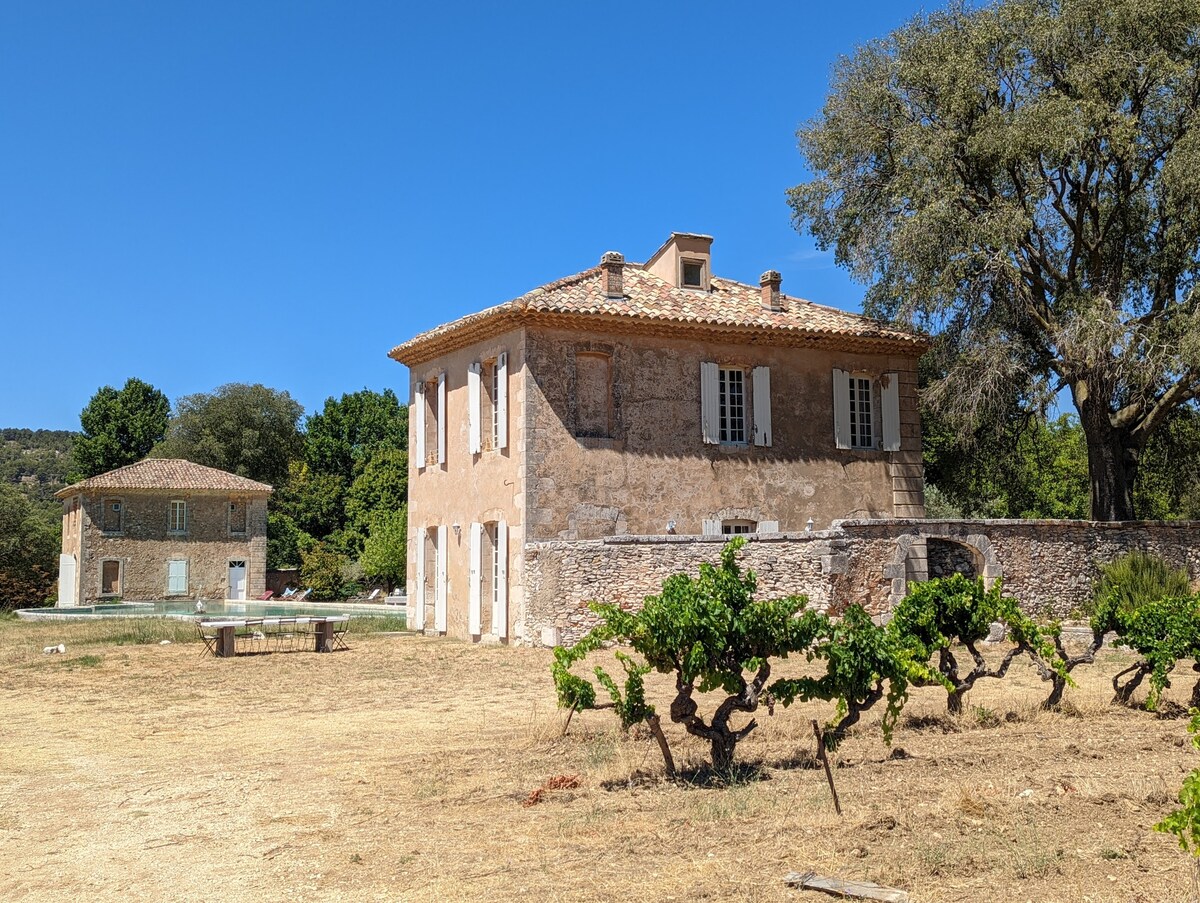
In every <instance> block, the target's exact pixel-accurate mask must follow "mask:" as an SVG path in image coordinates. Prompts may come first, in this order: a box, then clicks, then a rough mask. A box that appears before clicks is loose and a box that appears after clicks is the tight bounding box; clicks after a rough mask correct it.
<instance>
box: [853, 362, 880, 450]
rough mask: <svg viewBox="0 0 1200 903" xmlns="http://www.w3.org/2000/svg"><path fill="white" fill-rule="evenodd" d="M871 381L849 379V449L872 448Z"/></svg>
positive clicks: (858, 378)
mask: <svg viewBox="0 0 1200 903" xmlns="http://www.w3.org/2000/svg"><path fill="white" fill-rule="evenodd" d="M871 422H872V421H871V381H870V380H869V379H863V378H861V377H858V376H852V377H850V447H851V448H874V447H875V432H874V430H873V428H872V426H871Z"/></svg>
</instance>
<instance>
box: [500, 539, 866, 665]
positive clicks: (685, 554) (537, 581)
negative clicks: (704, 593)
mask: <svg viewBox="0 0 1200 903" xmlns="http://www.w3.org/2000/svg"><path fill="white" fill-rule="evenodd" d="M747 538H748V539H750V540H751V541H750V542H749V543H747V544H746V546H745V548H744V549H743V550H742V564H743V566H744V567H748V568H750V569H751V570H753V571H754V572H755V574H757V575H758V591H759V594H760V596H761V597H762V598H775V597H779V596H786V595H789V594H793V593H795V594H803V595H807V596H808V597H809V599H810V601H811V602H812V603H813V604H814V605H816V606H818V607H820V608H825V607H827V606H828V605H829V602H830V589H831V581H830V576H829V575H830V573H831V572H832V571H835V570H838V569H839V568H840V569H844V568H845V564H846V560H845V556H844V554H842V543H843V540H842V537H840V536H839V535H837V534H834V533H832V532H826V533H802V534H765V535H760V534H751V535H750V536H748V537H747ZM727 539H729V537H721V536H704V537H701V536H610V537H605V538H604V539H595V540H562V541H552V542H535V543H528V544H526V546H525V579H526V584H525V586H526V603H525V606H526V607H525V632H524V636H525V637H527V638H528V639H529V640H530V641H531V642H534V643H537V642H543V643H547V644H554V643H557V642H562V643H573V642H575V640H577V639H579V637H580V636H582V635H583V634H584V633H585V632H586V631H587V630H588V628H590V627H592V626H593V625H594V624H595V623H596V618H595V616H594V615H593V614H592V613H591V612H590V611H588V603H590V602H593V601H597V602H615V603H616V604H618V605H620V606H621V607H623V608H637V607H640V606H641V604H642V601H643V600H644V599H645V598H646V596H649V595H653V594H655V593H657V592H659V591H660V590H661V589H662V583H663V581H664V580H665V579H666V578H667V577H670V576H671V575H672V574H680V573H684V574H691V575H695V574H696V573H697V572H698V571H699V569H700V565H701V563H703V562H706V561H707V562H710V563H712V562H716V561H717V560H718V558H719V557H720V554H721V548H722V547H723V545H724V541H725V540H727Z"/></svg>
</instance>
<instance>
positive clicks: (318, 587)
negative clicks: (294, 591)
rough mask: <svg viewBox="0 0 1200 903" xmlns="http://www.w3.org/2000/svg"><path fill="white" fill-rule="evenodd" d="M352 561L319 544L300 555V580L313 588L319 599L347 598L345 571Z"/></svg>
mask: <svg viewBox="0 0 1200 903" xmlns="http://www.w3.org/2000/svg"><path fill="white" fill-rule="evenodd" d="M349 563H350V560H349V559H348V558H347V557H346V556H345V555H343V554H342V553H341V552H338V551H337V550H335V549H331V548H330V547H329V546H327V545H326V544H325V543H322V542H318V543H316V544H315V545H314V546H313V547H312V548H311V549H309V550H308V551H306V552H305V551H302V552H301V553H300V579H301V580H303V581H304V585H305V586H310V587H312V591H313V596H314V597H315V598H317V599H324V600H329V599H344V598H346V593H345V591H344V588H345V571H346V566H347V565H348V564H349Z"/></svg>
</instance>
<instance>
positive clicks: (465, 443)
mask: <svg viewBox="0 0 1200 903" xmlns="http://www.w3.org/2000/svg"><path fill="white" fill-rule="evenodd" d="M712 269H713V267H712V239H711V238H710V237H709V236H704V235H693V234H686V233H674V234H672V235H671V237H670V238H669V239H668V240H667V241H666V243H665V244H663V246H662V247H660V248H659V249H658V250H657V251H656V252H655V253H654V254H653V255H652V256H651V257H650V259H649V260H648V261H647V262H646V263H644V264H635V263H627V262H626V261H625V259H624V257H623V256H622V255H621V254H619V253H616V252H611V251H610V252H608V253H606V254H604V255H603V257H602V258H601V261H600V264H599V265H598V266H596V267H593V268H591V269H588V270H585V271H583V272H581V273H577V274H575V275H573V276H568V277H566V278H564V279H560V280H558V281H556V282H552V283H549V284H547V285H544V286H541V287H540V288H537V289H534V290H533V291H531V292H529V293H528V294H526V295H523V296H521V297H519V298H516V299H514V300H511V301H507V302H505V303H502V304H499V305H497V306H495V307H491V308H488V309H487V310H484V311H482V312H480V313H475V314H471V315H469V316H466V317H463V318H461V319H459V320H455V321H454V322H452V323H448V324H445V325H443V326H439V327H437V328H435V329H433V330H430V331H429V332H425V333H423V334H421V335H418V336H416V337H415V338H413V339H411V340H409V341H407V342H405V343H404V344H402V345H399V346H397V347H396V348H394V349H393V350H392V351H391V353H390V356H391V357H392V358H393V359H395V360H396V361H399V362H400V363H403V364H406V365H407V366H408V367H409V383H410V397H411V399H412V402H411V404H412V407H411V413H410V417H409V428H410V437H409V442H410V456H409V466H410V468H411V471H410V475H409V530H410V537H409V550H410V551H409V573H408V584H409V587H408V589H409V599H410V613H409V617H410V623H412V624H414V625H415V626H416V627H417V628H418V629H422V628H423V629H426V630H429V631H433V632H438V633H446V634H449V635H452V636H457V637H462V638H475V639H489V638H492V639H498V640H506V639H513V640H515V641H518V642H521V641H525V642H532V641H535V640H536V638H535V637H527V636H523V635H522V634H523V633H525V632H527V631H528V628H527V626H526V625H527V623H528V622H527V620H526V618H525V617H524V612H525V609H526V607H527V606H528V605H530V604H531V600H530V599H529V598H527V593H528V592H529V589H530V588H529V587H527V586H526V581H525V579H524V578H525V564H526V562H525V555H526V549H527V548H529V549H532V548H533V546H534V544H538V543H545V542H548V541H575V542H581V543H584V542H585V541H590V540H596V539H599V538H602V537H618V536H622V535H626V536H635V535H663V534H677V535H678V534H692V535H701V536H703V535H709V536H715V535H720V534H733V533H744V532H755V533H763V534H778V533H783V532H797V531H805V530H812V529H814V528H815V529H817V530H822V529H825V528H826V527H828V526H829V525H830V524H831V523H832V521H834V520H835V519H839V518H851V517H855V518H879V517H888V518H890V517H901V518H912V517H918V518H919V517H923V516H924V496H923V477H922V468H921V434H920V418H919V413H918V408H917V395H916V383H917V359H918V358H919V356H920V355H921V354H922V353H923V352H924V350H925V349H926V348H927V341H926V339H924V338H923V337H921V336H917V335H914V334H911V333H908V332H904V331H901V330H897V329H895V328H891V327H888V326H885V325H883V324H881V323H879V322H877V321H874V320H870V319H867V318H864V317H861V316H856V315H853V314H850V313H846V312H844V311H841V310H837V309H835V308H831V307H825V306H821V305H818V304H814V303H812V302H810V301H806V300H802V299H800V298H796V297H792V296H789V295H785V294H783V292H782V291H781V281H782V280H781V277H780V275H779V273H777V272H775V271H767V272H766V273H764V274H763V275H762V277H761V279H760V280H759V284H758V285H757V286H753V285H746V284H743V283H739V282H735V281H733V280H730V279H725V278H720V277H718V276H715V275H713V273H712ZM531 554H532V552H531Z"/></svg>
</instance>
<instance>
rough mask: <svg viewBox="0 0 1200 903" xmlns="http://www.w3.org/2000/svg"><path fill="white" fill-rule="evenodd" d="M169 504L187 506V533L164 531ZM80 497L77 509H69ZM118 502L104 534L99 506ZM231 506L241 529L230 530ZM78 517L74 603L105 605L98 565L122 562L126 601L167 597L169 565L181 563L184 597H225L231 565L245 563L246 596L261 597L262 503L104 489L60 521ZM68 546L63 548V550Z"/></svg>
mask: <svg viewBox="0 0 1200 903" xmlns="http://www.w3.org/2000/svg"><path fill="white" fill-rule="evenodd" d="M172 499H180V500H184V501H186V503H187V529H186V530H185V531H183V532H172V531H170V530H168V529H167V526H168V524H167V512H168V508H169V505H170V502H171V500H172ZM76 500H78V507H73V506H74V505H75V504H76ZM114 501H119V502H120V504H121V508H122V512H121V516H120V520H119V522H118V523H117V524H116V526H117V527H118V528H119V529H114V530H108V531H105V530H104V529H103V526H104V521H103V518H104V506H105V504H106V503H107V504H108V505H109V506H111V504H112V503H113V502H114ZM231 501H241V502H244V503H245V504H246V505H247V510H246V523H245V527H246V530H245V532H244V533H242V534H234V533H232V532H231V529H230V521H229V508H230V503H231ZM74 511H79V512H80V513H81V514H82V523H81V524H80V530H79V541H78V546H77V547H78V549H79V558H80V560H79V566H78V573H79V590H80V591H79V599H80V604H89V603H93V602H97V601H103V598H102V597H103V594H102V592H101V578H102V569H103V564H104V562H105V561H106V560H108V561H119V562H120V592H119V593H118V594H117V595H119V596H120V597H121V598H123V599H125V600H152V599H164V598H168V580H167V577H168V568H169V564H168V562H170V561H172V560H182V561H186V562H187V590H186V592H183V593H179V594H177V597H178V598H183V599H224V598H226V595H227V592H228V582H229V562H230V561H231V560H235V561H238V560H244V561H245V562H246V598H247V599H253V598H255V597H256V596H259V595H261V594H262V593H263V591H264V587H265V584H266V570H267V569H266V563H267V499H266V498H265V497H259V498H252V497H244V496H240V495H230V494H228V493H223V492H222V493H215V492H214V493H204V492H197V491H186V492H185V491H164V492H151V491H133V490H125V491H123V492H120V493H118V492H104V493H103V494H100V493H97V494H95V495H84V496H81V497H80V496H76V497H73V498H71V499H67V500H66V501H65V503H64V519H65V520H69V519H70V517H71V516H72V514H73V512H74ZM65 549H66V544H65V543H64V550H65Z"/></svg>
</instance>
